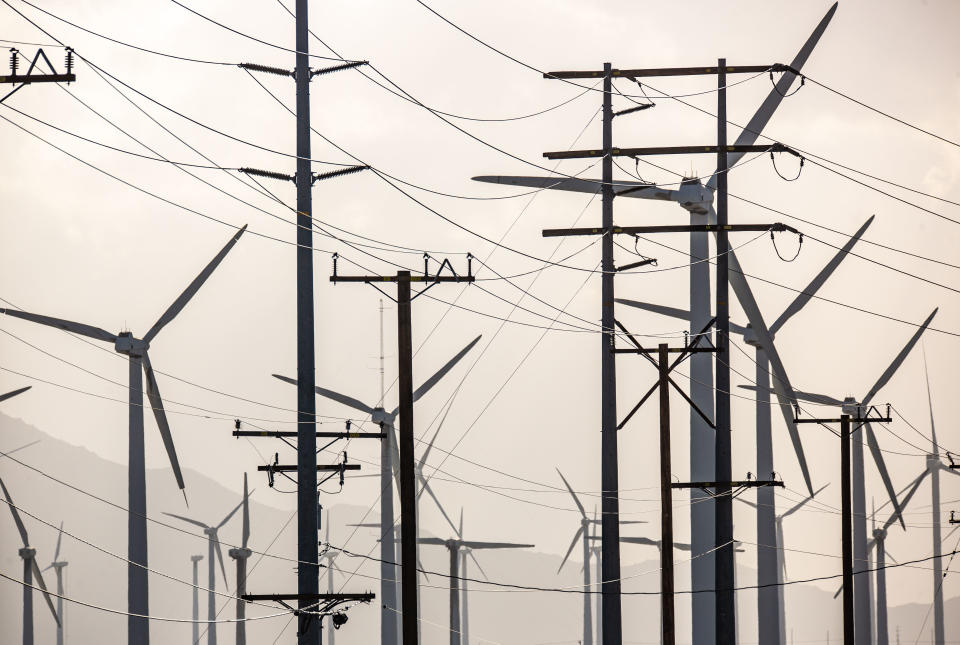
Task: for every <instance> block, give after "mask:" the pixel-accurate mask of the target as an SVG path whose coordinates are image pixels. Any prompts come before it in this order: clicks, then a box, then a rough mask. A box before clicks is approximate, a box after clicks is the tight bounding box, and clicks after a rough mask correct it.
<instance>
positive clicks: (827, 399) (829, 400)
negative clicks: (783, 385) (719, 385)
mask: <svg viewBox="0 0 960 645" xmlns="http://www.w3.org/2000/svg"><path fill="white" fill-rule="evenodd" d="M737 387H739V388H740V389H742V390H750V391H751V392H757V391H758V390H763V391H764V392H769V393H771V394H775V393H776V390H774V389H773V388H772V387H763V388H758V387H757V386H756V385H738V386H737ZM793 393H794V394H795V395H796V397H797V400H798V401H807V402H809V403H816V404H817V405H835V406H842V405H843V401H841V400H840V399H835V398H833V397H832V396H827V395H826V394H815V393H813V392H801V391H800V390H794V391H793Z"/></svg>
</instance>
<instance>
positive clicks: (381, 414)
mask: <svg viewBox="0 0 960 645" xmlns="http://www.w3.org/2000/svg"><path fill="white" fill-rule="evenodd" d="M395 418H396V415H395V414H390V413H389V412H387V411H386V410H385V409H383V408H374V409H373V412H371V413H370V420H371V421H373V422H374V423H375V424H377V425H380V424H383V425H385V426H393V420H394V419H395Z"/></svg>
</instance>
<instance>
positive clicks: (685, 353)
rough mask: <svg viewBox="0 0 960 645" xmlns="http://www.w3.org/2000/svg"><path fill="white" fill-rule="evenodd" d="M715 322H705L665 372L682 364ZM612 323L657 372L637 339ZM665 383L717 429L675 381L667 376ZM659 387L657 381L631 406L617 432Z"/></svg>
mask: <svg viewBox="0 0 960 645" xmlns="http://www.w3.org/2000/svg"><path fill="white" fill-rule="evenodd" d="M716 320H717V319H716V318H711V319H710V320H709V321H708V322H707V324H706V325H705V326H704V327H703V329H701V330H700V333H699V334H697V335H696V338H694V339H693V340H692V341H690V342H688V343H687V344H686V345H685V346H684V348H683V351H682V352H681V353H680V355H679V356H678V357H677V358H676V360H674V361H673V363H672V364H671V365H670V368H669V369H668V370H667V372H672V371H673V369H674V368H675V367H677V366H678V365H679V364H680V363H682V362H683V361H684V360H686V359H687V358H688V357H689V356H690V355H691V353H692V351H693V350H695V349H696V347H697V345H699V344H700V341H701V340H702V339H703V338H706V333H707V330H708V329H710V327H712V326H713V323H714V322H716ZM613 322H614V324H616V325H617V327H619V328H620V331H622V332H623V333H624V334H625V335H626V337H627V339H628V340H629V341H630V342H631V343H632V344H633V345H634V347H636V348H637V349H638V350H640V355H641V356H643V357H644V358H646V359H647V360H648V361H649V362H650V363H651V364H652V365H653V366H654V367H656V368H657V369H658V370H659V367H660V366H659V365H658V364H657V361H655V360H653V358H652V357H651V356H650V355H649V354H647V353H646V350H645V349H644V347H643V346H642V345H641V344H640V342H639V341H637V339H636V338H635V337H634V336H633V334H631V333H630V332H629V331H627V329H626V327H624V326H623V325H622V324H621V323H620V321H619V320H614V321H613ZM667 382H668V383H669V384H670V385H672V386H673V388H674V389H675V390H676V391H677V392H679V393H680V396H682V397H683V400H684V401H686V402H687V404H689V405H690V407H692V408H693V410H694V411H695V412H696V413H697V414H698V415H700V418H702V419H703V420H704V422H706V424H707V425H708V426H710V427H711V428H713V429H714V430H716V429H717V426H716V425H715V424H714V423H713V420H712V419H710V418H709V417H708V416H707V415H706V414H705V413H704V412H703V410H701V409H700V406H698V405H697V404H696V403H694V402H693V399H691V398H690V397H689V396H687V393H686V392H684V391H683V390H682V389H681V388H680V386H679V385H677V383H676V381H674V380H673V379H672V378H670V377H669V376H667ZM659 387H660V382H659V380H658V381H657V382H656V383H654V384H653V386H651V387H650V389H649V390H647V393H646V394H644V395H643V397H642V398H641V399H640V401H639V402H638V403H637V404H636V405H635V406H633V409H632V410H630V412H629V413H628V414H627V416H626V417H624V419H623V421H621V422H620V423H619V424H617V430H620V429H622V428H623V426H625V425H626V424H627V422H628V421H629V420H630V419H631V418H632V417H633V415H635V414H636V413H637V411H638V410H640V407H641V406H642V405H643V404H644V403H646V402H647V399H649V398H650V397H651V396H652V395H653V393H654V392H656V391H657V389H658V388H659Z"/></svg>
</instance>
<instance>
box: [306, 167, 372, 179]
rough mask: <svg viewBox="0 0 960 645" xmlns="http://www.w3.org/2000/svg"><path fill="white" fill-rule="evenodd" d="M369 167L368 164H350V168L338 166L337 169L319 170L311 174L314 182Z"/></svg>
mask: <svg viewBox="0 0 960 645" xmlns="http://www.w3.org/2000/svg"><path fill="white" fill-rule="evenodd" d="M369 169H370V166H351V167H350V168H340V169H339V170H331V171H330V172H321V173H317V174H315V175H314V176H313V182H314V183H316V182H318V181H322V180H324V179H332V178H333V177H341V176H343V175H351V174H353V173H355V172H360V171H361V170H369Z"/></svg>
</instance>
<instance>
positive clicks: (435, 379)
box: [413, 336, 482, 401]
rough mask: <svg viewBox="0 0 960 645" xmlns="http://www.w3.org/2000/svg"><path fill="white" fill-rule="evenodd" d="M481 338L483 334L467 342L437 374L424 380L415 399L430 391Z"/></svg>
mask: <svg viewBox="0 0 960 645" xmlns="http://www.w3.org/2000/svg"><path fill="white" fill-rule="evenodd" d="M481 338H482V336H477V337H476V338H474V339H473V340H472V341H470V342H469V343H467V346H466V347H464V348H463V349H461V350H460V351H459V352H457V355H456V356H454V357H453V358H451V359H450V360H449V361H447V363H446V365H444V366H443V367H441V368H440V369H439V370H437V373H436V374H434V375H433V376H431V377H430V378H428V379H427V380H426V381H424V382H423V385H421V386H420V387H418V388H417V389H416V390H414V392H413V400H414V401H419V400H420V398H421V397H422V396H423V395H424V394H426V393H427V392H429V391H430V389H431V388H432V387H433V386H434V385H436V384H437V383H438V382H439V381H440V379H442V378H443V377H444V376H446V374H447V372H449V371H450V370H452V369H453V367H454V365H456V364H457V363H459V362H460V359H462V358H463V357H464V356H466V355H467V352H469V351H470V350H471V349H473V346H474V345H476V344H477V343H479V342H480V339H481Z"/></svg>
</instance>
